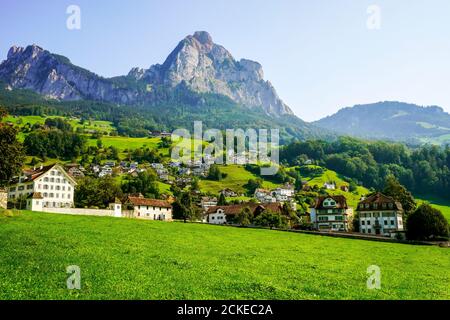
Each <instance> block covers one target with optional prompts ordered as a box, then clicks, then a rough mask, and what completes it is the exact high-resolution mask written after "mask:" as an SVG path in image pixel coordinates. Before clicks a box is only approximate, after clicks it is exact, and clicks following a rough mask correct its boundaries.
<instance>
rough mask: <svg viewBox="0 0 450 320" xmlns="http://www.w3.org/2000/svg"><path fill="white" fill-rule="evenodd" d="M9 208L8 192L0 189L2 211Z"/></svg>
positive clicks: (0, 207)
mask: <svg viewBox="0 0 450 320" xmlns="http://www.w3.org/2000/svg"><path fill="white" fill-rule="evenodd" d="M7 206H8V191H7V190H6V189H3V188H0V209H6V208H7Z"/></svg>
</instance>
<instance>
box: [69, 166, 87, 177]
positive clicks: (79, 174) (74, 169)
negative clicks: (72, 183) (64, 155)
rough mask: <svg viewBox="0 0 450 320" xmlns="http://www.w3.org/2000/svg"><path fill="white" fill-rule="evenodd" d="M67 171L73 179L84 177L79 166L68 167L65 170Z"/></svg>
mask: <svg viewBox="0 0 450 320" xmlns="http://www.w3.org/2000/svg"><path fill="white" fill-rule="evenodd" d="M67 173H68V174H69V175H70V176H71V177H73V178H75V179H78V178H83V177H84V173H83V171H81V170H80V168H77V167H71V168H69V170H67Z"/></svg>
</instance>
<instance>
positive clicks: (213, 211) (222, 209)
mask: <svg viewBox="0 0 450 320" xmlns="http://www.w3.org/2000/svg"><path fill="white" fill-rule="evenodd" d="M244 208H249V209H250V211H251V212H252V214H253V217H257V216H258V215H260V214H261V213H263V212H264V211H266V210H269V211H271V212H274V213H282V210H283V205H282V204H281V203H267V204H257V203H243V204H235V205H229V206H216V207H210V208H209V209H208V211H207V212H206V222H207V223H209V224H227V223H228V222H227V217H228V220H230V219H229V217H230V216H235V215H237V214H239V213H240V212H241V211H242V210H243V209H244Z"/></svg>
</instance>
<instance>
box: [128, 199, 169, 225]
mask: <svg viewBox="0 0 450 320" xmlns="http://www.w3.org/2000/svg"><path fill="white" fill-rule="evenodd" d="M124 207H125V208H126V210H128V211H127V212H124V213H125V216H131V217H133V218H141V219H149V220H161V221H172V205H171V204H170V203H169V202H168V201H165V200H156V199H147V198H144V197H142V196H137V197H131V196H129V197H128V198H127V199H126V201H125V204H124Z"/></svg>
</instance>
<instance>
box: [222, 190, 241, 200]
mask: <svg viewBox="0 0 450 320" xmlns="http://www.w3.org/2000/svg"><path fill="white" fill-rule="evenodd" d="M220 194H223V196H224V197H226V198H235V197H237V196H238V195H237V193H236V192H234V191H233V190H231V189H230V188H225V189H223V190H221V191H220Z"/></svg>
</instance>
